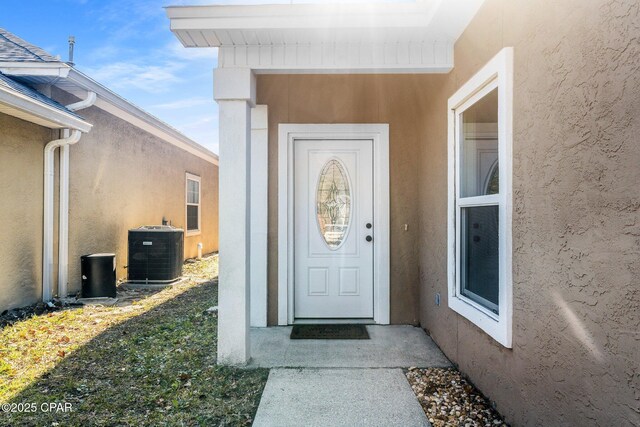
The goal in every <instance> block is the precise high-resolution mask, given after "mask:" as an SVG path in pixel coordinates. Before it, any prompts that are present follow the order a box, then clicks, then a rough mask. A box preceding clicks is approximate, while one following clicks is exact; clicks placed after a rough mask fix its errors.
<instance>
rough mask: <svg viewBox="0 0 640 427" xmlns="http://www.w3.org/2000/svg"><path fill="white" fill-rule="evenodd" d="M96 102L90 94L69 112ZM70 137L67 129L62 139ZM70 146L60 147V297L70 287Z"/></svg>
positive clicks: (93, 94)
mask: <svg viewBox="0 0 640 427" xmlns="http://www.w3.org/2000/svg"><path fill="white" fill-rule="evenodd" d="M95 102H96V93H95V92H88V93H87V97H86V98H85V99H83V100H82V101H79V102H76V103H73V104H69V105H67V106H66V108H67V109H68V110H71V111H78V110H82V109H84V108H89V107H91V106H92V105H93V104H94V103H95ZM68 136H69V130H68V129H65V130H64V131H63V133H62V137H63V138H66V137H68ZM69 145H71V144H63V145H61V146H60V206H59V209H60V211H59V212H60V213H59V217H58V220H59V223H58V296H59V297H61V298H64V297H66V296H67V293H68V291H67V289H68V285H69Z"/></svg>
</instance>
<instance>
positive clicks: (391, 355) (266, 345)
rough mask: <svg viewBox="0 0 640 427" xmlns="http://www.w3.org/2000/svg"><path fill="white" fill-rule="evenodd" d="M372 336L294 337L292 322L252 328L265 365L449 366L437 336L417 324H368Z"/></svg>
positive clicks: (255, 359) (257, 359)
mask: <svg viewBox="0 0 640 427" xmlns="http://www.w3.org/2000/svg"><path fill="white" fill-rule="evenodd" d="M367 330H368V331H369V335H370V337H371V339H369V340H291V339H289V335H290V334H291V327H290V326H278V327H270V328H252V329H251V356H252V358H251V362H250V363H249V366H253V367H263V368H409V367H412V366H415V367H420V368H427V367H447V366H451V362H449V360H448V359H447V358H446V357H445V356H444V354H442V352H441V351H440V349H439V348H438V346H437V345H436V344H435V343H434V342H433V340H432V339H431V338H430V337H429V336H428V335H427V334H426V333H425V332H424V331H423V330H422V329H420V328H416V327H413V326H405V325H398V326H381V325H368V326H367Z"/></svg>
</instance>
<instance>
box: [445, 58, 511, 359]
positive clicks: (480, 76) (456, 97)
mask: <svg viewBox="0 0 640 427" xmlns="http://www.w3.org/2000/svg"><path fill="white" fill-rule="evenodd" d="M496 87H497V88H498V89H499V90H498V135H497V137H498V144H499V148H498V153H499V154H498V155H499V158H498V164H499V165H500V166H499V173H500V192H499V194H497V195H484V196H476V197H467V198H460V197H459V192H460V191H459V188H458V187H459V185H458V184H457V180H458V178H459V171H458V170H457V169H456V167H457V166H458V165H457V162H456V156H458V155H459V154H458V153H457V149H458V147H459V141H457V139H458V138H459V135H458V136H457V130H458V128H459V124H457V123H456V120H457V117H458V114H459V113H460V112H463V111H464V110H465V109H466V108H468V107H469V106H471V105H473V104H474V103H475V102H477V101H478V100H479V99H481V98H482V97H483V96H485V95H486V94H487V93H488V92H489V91H491V90H493V89H495V88H496ZM447 114H448V148H447V163H448V164H447V169H448V172H447V174H448V189H447V191H448V207H447V210H448V223H447V233H448V237H447V238H448V240H447V241H448V244H447V264H448V265H447V270H448V271H447V273H448V274H447V276H448V296H449V298H448V305H449V308H451V309H452V310H453V311H455V312H456V313H458V314H460V315H461V316H463V317H465V318H467V319H468V320H469V321H471V322H472V323H473V324H475V325H476V326H478V327H479V328H480V329H482V330H483V331H484V332H486V333H487V334H488V335H489V336H491V337H492V338H493V339H495V340H496V341H497V342H499V343H500V344H502V345H503V346H505V347H507V348H511V347H512V317H513V290H512V250H513V249H512V241H511V227H512V210H513V202H512V151H513V148H512V144H513V143H512V141H513V127H512V126H513V124H512V123H513V48H511V47H506V48H504V49H502V50H501V51H500V52H499V53H498V54H497V55H496V56H494V57H493V58H492V59H491V60H490V61H489V62H488V63H487V64H486V65H485V66H484V67H482V68H481V69H480V70H479V71H478V72H477V73H476V74H475V75H474V76H473V77H471V78H470V79H469V81H467V82H466V83H465V84H464V85H462V87H460V89H458V90H457V91H456V93H455V94H453V95H452V96H451V97H450V98H449V101H448V112H447ZM482 131H483V130H482V129H481V132H482ZM483 136H487V135H486V133H485V135H483ZM456 203H457V205H456ZM482 205H494V206H498V207H499V221H498V223H499V224H500V227H499V265H500V273H499V274H500V279H499V282H500V283H499V286H500V287H499V298H498V300H499V304H498V306H499V314H497V315H496V314H495V313H493V312H491V311H489V310H488V309H487V308H486V307H483V306H482V305H480V304H478V303H477V302H475V301H473V300H471V299H470V298H467V297H465V296H464V295H462V293H461V292H460V291H459V289H460V278H459V274H458V268H459V257H460V250H459V244H458V241H459V235H460V215H458V209H459V208H461V207H464V206H482Z"/></svg>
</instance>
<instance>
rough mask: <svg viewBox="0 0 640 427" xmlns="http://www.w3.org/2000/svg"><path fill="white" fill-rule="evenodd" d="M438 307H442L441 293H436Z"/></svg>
mask: <svg viewBox="0 0 640 427" xmlns="http://www.w3.org/2000/svg"><path fill="white" fill-rule="evenodd" d="M436 305H437V306H439V305H440V293H436Z"/></svg>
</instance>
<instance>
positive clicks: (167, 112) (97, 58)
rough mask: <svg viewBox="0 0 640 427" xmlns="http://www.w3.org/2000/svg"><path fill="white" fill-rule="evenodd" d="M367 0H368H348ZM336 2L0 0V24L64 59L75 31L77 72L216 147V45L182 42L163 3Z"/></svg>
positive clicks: (357, 0)
mask: <svg viewBox="0 0 640 427" xmlns="http://www.w3.org/2000/svg"><path fill="white" fill-rule="evenodd" d="M365 1H368V2H371V0H350V2H355V3H361V2H365ZM373 1H374V2H376V0H373ZM378 1H380V0H378ZM382 1H385V0H382ZM386 1H389V0H386ZM391 1H395V2H398V1H407V0H391ZM335 2H339V0H0V27H2V28H4V29H5V30H7V31H10V32H12V33H14V34H16V35H18V36H19V37H21V38H23V39H24V40H26V41H28V42H29V43H32V44H35V45H36V46H39V47H41V48H43V49H44V50H46V51H48V52H49V53H51V54H53V55H60V58H61V59H62V60H63V61H67V60H68V51H69V45H68V38H69V36H70V35H73V36H75V39H76V43H75V53H74V62H75V64H76V65H75V66H76V68H77V69H78V70H80V71H82V72H84V73H85V74H87V75H88V76H89V77H91V78H93V79H94V80H97V81H98V82H100V83H102V84H103V85H105V86H107V87H108V88H109V89H111V90H113V91H114V92H116V93H118V94H119V95H120V96H122V97H123V98H125V99H127V100H128V101H130V102H132V103H133V104H135V105H137V106H139V107H141V108H142V109H144V110H146V111H147V112H149V113H151V114H153V115H154V116H156V117H158V118H160V119H161V120H163V121H164V122H166V123H168V124H169V125H171V126H173V127H175V128H176V129H178V130H179V131H181V132H182V133H184V134H185V135H187V136H188V137H190V138H191V139H193V140H194V141H196V142H197V143H199V144H201V145H203V146H205V147H207V148H208V149H210V150H211V151H213V152H215V153H218V107H217V104H216V103H215V101H214V100H213V69H214V68H215V67H216V66H217V53H218V52H217V49H216V48H190V49H187V48H184V47H183V46H182V45H181V44H180V42H179V41H178V39H177V38H176V37H175V36H174V35H173V33H171V31H170V30H169V19H168V18H167V17H166V14H165V11H164V9H163V6H168V5H185V4H216V3H217V4H220V3H224V4H234V3H235V4H238V3H241V4H261V3H335Z"/></svg>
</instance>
